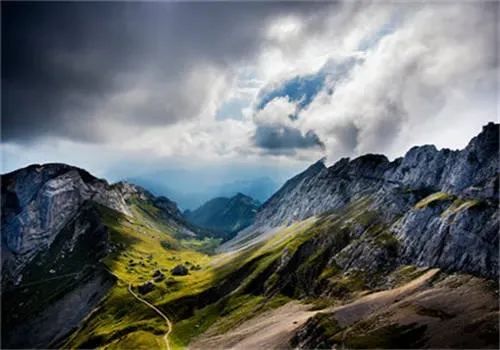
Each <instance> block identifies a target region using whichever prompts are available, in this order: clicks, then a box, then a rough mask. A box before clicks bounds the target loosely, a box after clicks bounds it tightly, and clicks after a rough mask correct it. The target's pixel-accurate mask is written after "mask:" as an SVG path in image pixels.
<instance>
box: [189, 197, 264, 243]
mask: <svg viewBox="0 0 500 350" xmlns="http://www.w3.org/2000/svg"><path fill="white" fill-rule="evenodd" d="M259 205H260V203H259V202H257V201H255V200H254V199H252V198H250V197H248V196H245V195H244V194H241V193H238V194H237V195H235V196H233V197H231V198H227V197H218V198H214V199H211V200H209V201H208V202H206V203H205V204H203V205H202V206H201V207H199V208H197V209H196V210H193V211H185V212H184V215H185V217H186V218H187V219H188V220H190V221H191V222H193V223H194V224H196V225H198V226H201V227H206V228H208V229H212V230H215V231H220V232H222V233H223V234H224V236H223V237H224V238H230V237H232V236H233V235H234V234H235V233H236V232H238V231H239V230H241V229H243V228H245V227H247V226H249V225H251V224H252V223H253V220H254V218H255V214H256V213H257V209H258V208H259Z"/></svg>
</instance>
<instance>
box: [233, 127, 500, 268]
mask: <svg viewBox="0 0 500 350" xmlns="http://www.w3.org/2000/svg"><path fill="white" fill-rule="evenodd" d="M498 147H499V125H498V124H494V123H489V124H488V125H486V126H484V127H483V130H482V132H481V133H480V134H479V135H478V136H476V137H474V138H473V139H472V140H471V141H470V142H469V144H468V145H467V146H466V147H465V148H464V149H463V150H460V151H451V150H448V149H443V150H439V151H438V150H437V149H436V148H435V147H434V146H419V147H413V148H412V149H410V150H409V151H408V152H407V154H406V155H405V156H404V157H402V158H398V159H395V160H394V161H392V162H391V161H389V160H388V159H387V158H386V157H385V156H383V155H372V154H368V155H364V156H361V157H358V158H356V159H354V160H349V159H347V158H344V159H341V160H339V161H338V162H337V163H335V164H334V165H332V166H330V167H328V168H327V167H325V166H324V165H323V164H322V162H318V163H316V164H314V165H313V166H311V167H310V168H308V169H307V170H306V171H305V172H303V173H301V174H299V175H297V176H296V177H294V178H292V179H291V180H289V181H288V182H287V183H286V184H285V185H284V186H283V187H282V188H281V189H280V190H279V191H278V192H276V194H275V195H273V196H272V197H271V198H270V199H269V200H268V201H267V202H266V203H264V204H263V206H262V207H261V210H260V211H259V213H258V214H257V216H256V219H255V223H254V224H253V225H252V226H250V227H249V228H247V229H246V230H244V231H243V232H241V233H240V234H239V235H238V236H237V237H236V238H235V239H234V240H233V242H229V244H228V246H229V245H232V246H233V247H234V246H237V245H235V242H238V241H246V240H248V238H249V237H254V236H255V235H258V233H259V232H269V230H270V229H271V228H273V227H277V226H280V225H289V224H291V223H293V222H296V221H300V220H303V219H305V218H308V217H310V216H312V215H317V214H320V213H324V212H328V211H332V210H333V211H335V210H341V209H342V208H344V207H346V206H348V205H349V204H350V203H356V202H359V201H363V200H366V201H367V202H366V203H368V204H367V205H365V206H364V209H363V210H364V211H366V212H367V213H372V215H371V216H372V218H374V220H375V219H376V220H375V221H377V222H378V223H379V224H380V225H383V226H384V227H385V228H386V229H387V232H388V233H389V234H390V235H391V236H390V237H391V239H392V237H393V238H394V239H395V240H397V244H398V248H397V256H398V258H397V259H396V260H398V261H400V262H406V263H415V264H419V265H422V266H437V267H441V268H445V269H450V270H458V271H463V272H469V273H474V274H478V275H481V276H487V277H495V276H498V254H497V252H498V227H499V216H498V210H497V207H498ZM360 215H361V214H360ZM372 221H373V220H372ZM367 229H368V227H358V228H355V229H354V231H352V232H350V235H351V236H352V237H353V238H355V239H358V240H357V241H354V242H352V243H351V244H349V245H348V246H347V247H345V248H344V250H343V251H342V254H341V255H343V256H346V257H349V258H343V259H337V263H338V264H339V265H341V266H342V267H343V268H346V269H367V268H368V269H369V268H370V266H378V265H380V264H379V263H380V261H378V260H380V259H382V257H381V255H380V254H382V253H381V252H380V250H379V249H377V248H376V245H374V244H373V242H372V241H371V240H365V239H359V238H360V237H362V236H363V235H364V234H366V232H367ZM363 237H364V236H363Z"/></svg>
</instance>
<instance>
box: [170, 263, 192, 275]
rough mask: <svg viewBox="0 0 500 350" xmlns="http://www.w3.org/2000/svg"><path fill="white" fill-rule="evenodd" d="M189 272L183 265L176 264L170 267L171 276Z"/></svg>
mask: <svg viewBox="0 0 500 350" xmlns="http://www.w3.org/2000/svg"><path fill="white" fill-rule="evenodd" d="M188 273H189V270H188V269H187V267H186V266H184V265H177V266H176V267H174V268H173V269H172V275H173V276H186V275H187V274H188Z"/></svg>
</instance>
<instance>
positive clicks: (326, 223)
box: [65, 199, 420, 349]
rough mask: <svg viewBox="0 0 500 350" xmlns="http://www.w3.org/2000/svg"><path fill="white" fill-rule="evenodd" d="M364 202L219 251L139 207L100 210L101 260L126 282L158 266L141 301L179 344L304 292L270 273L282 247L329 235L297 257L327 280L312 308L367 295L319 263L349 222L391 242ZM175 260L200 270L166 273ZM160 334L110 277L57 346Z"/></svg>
mask: <svg viewBox="0 0 500 350" xmlns="http://www.w3.org/2000/svg"><path fill="white" fill-rule="evenodd" d="M369 206H370V200H368V199H361V200H359V201H357V202H356V203H353V204H351V205H349V206H347V207H346V208H344V209H343V210H340V211H336V212H329V213H325V214H324V215H322V216H320V217H319V218H318V220H317V221H316V222H315V221H314V220H310V221H308V222H307V223H306V224H304V222H302V223H298V224H296V225H292V226H290V227H288V228H286V229H283V230H282V231H280V232H279V233H278V234H277V235H275V236H273V237H272V238H270V239H268V240H267V241H264V242H260V243H258V244H255V245H253V246H250V247H247V248H245V249H241V250H240V251H237V252H230V253H224V254H219V255H212V254H207V253H206V252H208V253H210V248H212V247H215V246H216V244H217V242H216V241H211V240H209V239H208V240H207V239H205V240H204V241H196V240H193V239H188V240H185V239H183V240H179V239H177V237H178V236H177V234H176V232H175V231H174V230H173V229H172V228H171V227H169V226H168V225H167V224H166V223H164V222H161V221H160V222H158V220H157V219H156V218H155V217H154V215H150V214H149V213H148V211H147V208H142V209H140V208H139V209H137V208H136V212H135V215H136V218H135V219H132V218H129V217H126V216H124V215H122V214H120V213H117V212H115V211H113V210H110V209H107V208H104V207H103V208H101V211H102V215H103V217H104V220H105V222H106V225H107V226H108V228H109V229H110V236H111V242H112V244H111V246H112V252H111V253H110V254H108V256H107V257H106V259H105V261H104V263H105V264H106V266H107V267H108V268H109V269H111V270H112V271H113V272H114V273H116V274H117V275H118V276H120V277H121V278H122V279H123V280H125V281H127V282H133V284H134V285H137V284H138V283H140V282H141V281H145V280H149V279H151V274H152V273H153V271H154V270H156V269H158V268H160V269H162V270H163V271H164V272H166V275H167V278H166V280H165V281H162V282H155V285H156V288H155V290H154V291H153V292H151V293H148V294H147V295H146V296H145V299H147V300H148V301H149V302H151V303H152V304H154V305H156V306H157V307H159V308H160V309H161V310H162V311H163V312H164V313H165V314H167V315H168V316H169V318H170V319H171V320H172V321H173V322H174V326H173V331H172V333H171V335H170V337H169V344H170V347H171V348H173V349H176V348H183V347H185V346H187V345H188V344H189V342H190V341H192V340H193V339H194V338H196V337H197V336H199V335H200V334H202V333H203V332H205V331H206V330H207V329H208V328H209V327H211V330H212V331H213V330H214V329H215V330H216V333H219V334H222V333H224V332H226V331H227V330H229V329H231V328H233V327H235V326H237V325H239V324H241V323H242V322H244V321H245V320H248V319H249V318H251V317H253V316H255V315H256V314H258V313H260V312H262V311H265V310H268V309H270V308H275V307H278V306H280V305H282V304H284V303H286V302H288V301H289V300H290V297H293V298H299V297H300V298H302V297H304V289H301V288H303V287H301V286H300V285H295V286H293V288H294V290H295V292H293V293H288V294H287V295H289V297H286V296H283V295H281V294H280V293H281V291H283V288H282V287H283V284H284V283H285V284H286V283H288V282H287V281H286V280H284V279H283V276H278V275H277V273H275V272H274V271H275V270H276V267H277V264H279V261H280V259H281V257H282V255H283V252H284V251H285V249H286V251H287V252H288V254H289V256H293V255H294V254H295V253H297V252H298V253H300V252H301V250H304V249H303V248H304V247H305V246H307V245H308V244H310V243H311V242H313V241H315V240H316V239H325V237H330V238H331V239H332V240H330V241H328V249H330V250H329V251H327V250H326V248H325V249H324V250H322V249H317V250H316V251H314V252H313V253H311V254H310V255H309V256H308V257H306V258H303V259H302V260H300V261H299V265H298V266H297V269H296V270H297V274H298V276H299V277H300V276H302V275H304V276H307V275H310V274H311V272H314V274H315V276H316V277H314V276H313V278H316V279H318V280H319V281H320V282H321V281H323V282H324V283H327V284H328V285H330V287H329V289H330V290H332V291H334V293H333V295H334V296H333V298H334V299H335V300H332V299H331V298H330V299H329V300H323V299H322V298H321V297H319V296H311V295H309V298H308V299H306V301H307V302H312V303H313V304H315V305H316V307H317V309H320V308H323V307H325V306H329V305H332V304H336V303H344V302H346V301H347V300H353V298H357V297H359V296H362V295H365V294H367V293H370V292H371V291H370V290H369V288H367V285H366V284H365V280H364V279H365V276H363V275H359V276H358V275H350V276H344V275H343V273H342V271H341V270H339V269H338V267H337V266H335V265H333V266H327V265H325V264H326V262H325V261H324V260H325V259H324V258H325V257H327V256H328V254H331V253H332V252H333V251H340V249H341V248H342V247H343V246H345V244H347V243H348V238H346V234H345V232H346V231H348V230H350V228H352V227H354V226H355V225H361V226H362V227H364V228H366V229H367V230H368V231H367V232H368V233H367V235H368V236H367V237H368V238H372V239H375V242H376V243H377V244H381V245H383V246H387V247H388V249H389V248H391V247H392V243H394V242H392V240H391V239H392V238H393V236H390V237H389V236H387V231H386V229H385V227H383V226H381V224H380V223H379V222H378V221H377V213H376V212H373V211H369V210H368V208H369ZM153 214H154V213H153ZM386 236H387V237H386ZM396 243H397V242H396ZM193 248H194V249H197V250H198V251H195V250H193ZM204 251H205V252H204ZM341 254H342V253H338V254H337V255H341ZM180 263H183V264H185V265H187V266H190V265H191V266H192V265H199V266H200V267H201V269H200V270H191V271H190V273H189V275H187V276H175V277H174V276H170V273H169V271H170V269H171V268H173V267H174V266H176V265H177V264H180ZM187 263H189V264H187ZM315 266H317V267H318V268H317V269H316V270H318V271H315V270H314V269H315ZM414 269H415V268H414V267H407V268H406V269H402V270H398V271H395V276H394V277H395V279H396V280H399V279H402V280H405V279H406V277H408V276H410V277H409V278H414V277H415V276H414V274H415V275H418V274H419V273H420V271H418V270H417V271H414ZM285 277H286V276H285ZM337 292H338V293H337ZM337 294H338V296H339V299H338V300H337V296H336V295H337ZM305 295H306V296H307V293H306V294H305ZM165 332H166V325H165V323H164V321H163V320H162V319H161V318H160V317H159V316H158V315H157V314H156V313H154V312H153V311H152V310H150V309H149V308H147V306H145V305H144V304H142V303H139V302H138V301H137V300H135V299H134V298H133V296H132V295H130V293H128V292H127V290H126V284H124V283H122V282H118V283H117V284H116V286H115V287H114V289H113V290H112V291H111V293H110V294H109V295H108V297H107V298H105V299H104V300H103V301H102V302H101V305H100V308H99V309H98V310H97V311H96V312H94V313H93V314H92V315H90V316H89V317H88V319H87V320H86V322H85V324H84V325H83V326H82V327H81V329H80V330H79V331H78V332H77V333H76V334H75V335H74V336H73V338H72V339H70V340H69V341H68V342H67V344H66V345H65V346H67V347H82V346H86V347H94V346H101V347H120V346H121V347H130V346H133V347H134V348H135V347H137V348H140V347H141V346H143V347H145V348H148V347H149V348H151V347H155V348H157V347H160V346H161V347H163V346H164V345H163V344H162V340H161V337H162V336H163V334H164V333H165ZM155 343H156V344H158V346H155V345H154V344H155Z"/></svg>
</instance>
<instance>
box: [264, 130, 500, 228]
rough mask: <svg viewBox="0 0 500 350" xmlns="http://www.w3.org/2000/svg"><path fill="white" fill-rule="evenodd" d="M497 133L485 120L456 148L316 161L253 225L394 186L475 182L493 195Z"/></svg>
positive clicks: (441, 187) (438, 187)
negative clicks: (475, 133) (465, 143)
mask: <svg viewBox="0 0 500 350" xmlns="http://www.w3.org/2000/svg"><path fill="white" fill-rule="evenodd" d="M498 138H499V127H498V124H493V123H490V124H488V125H487V126H485V127H484V128H483V131H482V132H481V133H480V134H479V135H478V136H477V137H475V138H473V139H472V140H471V142H470V143H469V145H468V146H467V147H466V148H465V149H464V150H462V151H450V150H447V149H444V150H441V151H438V150H437V149H436V148H435V147H434V146H420V147H413V148H412V149H410V150H409V151H408V153H407V154H406V155H405V157H403V158H398V159H396V160H394V161H392V162H390V161H389V160H388V159H387V158H386V157H385V156H382V155H365V156H361V157H359V158H356V159H354V160H352V161H349V159H347V158H344V159H341V160H339V161H338V162H337V163H335V164H334V165H332V166H331V167H329V168H326V167H325V166H324V165H323V164H320V163H321V162H319V163H316V164H314V165H313V166H311V167H310V168H309V169H307V170H306V171H305V172H303V173H301V174H299V175H297V176H296V177H294V178H292V179H291V180H289V181H288V182H287V183H286V184H285V185H284V186H283V187H282V188H281V189H280V190H279V191H278V192H276V194H275V195H273V196H272V197H271V198H270V199H269V200H268V201H267V202H266V203H264V205H263V206H262V210H261V211H260V212H259V213H258V215H257V218H256V226H262V225H267V226H271V227H274V226H278V225H281V224H283V223H287V222H291V221H295V220H302V219H305V218H307V217H309V216H311V215H313V214H318V213H322V212H325V211H327V210H330V209H335V208H340V207H342V206H344V205H345V204H346V203H347V202H350V201H353V200H356V199H358V198H360V197H362V196H364V195H369V194H375V193H377V192H386V191H387V190H388V189H392V188H394V187H402V188H405V189H409V190H427V191H429V192H431V193H432V192H437V191H442V192H449V193H453V194H460V193H463V192H465V191H466V190H469V191H470V192H474V191H476V193H479V192H480V191H478V190H477V189H474V188H475V187H477V188H481V189H484V188H485V187H488V186H489V188H490V191H489V192H487V191H486V192H485V193H482V195H483V196H488V197H494V196H495V193H493V187H494V184H495V183H496V175H497V173H498ZM497 191H498V185H497Z"/></svg>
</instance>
